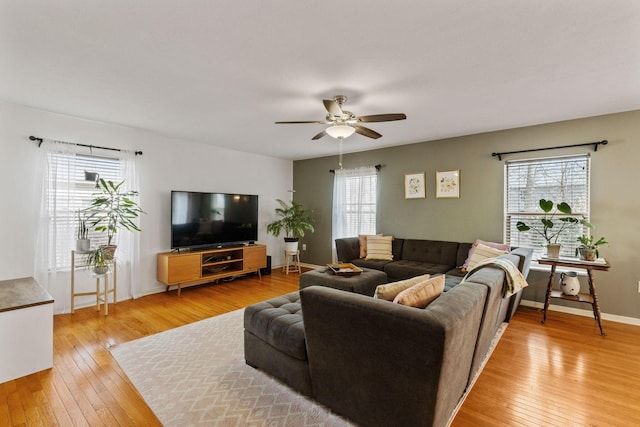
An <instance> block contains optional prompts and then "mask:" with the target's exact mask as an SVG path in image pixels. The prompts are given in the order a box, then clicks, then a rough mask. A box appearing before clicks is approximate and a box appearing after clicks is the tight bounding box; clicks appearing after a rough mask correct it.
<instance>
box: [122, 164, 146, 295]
mask: <svg viewBox="0 0 640 427" xmlns="http://www.w3.org/2000/svg"><path fill="white" fill-rule="evenodd" d="M135 158H136V156H135V154H133V153H121V156H120V159H121V160H122V164H121V167H122V176H123V179H124V184H123V188H122V190H123V191H130V190H138V189H139V188H140V187H139V186H138V174H137V173H136V162H135ZM137 202H138V203H139V204H140V206H144V205H143V203H142V201H141V200H140V196H138V200H137ZM133 222H134V223H135V224H136V225H137V226H138V227H140V218H136V219H135V220H133ZM117 234H118V240H117V241H118V249H117V253H116V257H117V260H118V291H122V292H118V295H120V298H122V297H123V295H124V296H126V297H127V298H138V297H140V296H141V289H142V284H141V283H140V233H138V232H135V231H134V232H129V231H126V230H125V231H122V232H119V233H117ZM121 279H122V284H123V285H124V286H120V280H121Z"/></svg>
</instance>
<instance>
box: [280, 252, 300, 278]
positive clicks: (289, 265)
mask: <svg viewBox="0 0 640 427" xmlns="http://www.w3.org/2000/svg"><path fill="white" fill-rule="evenodd" d="M284 257H285V265H284V267H282V269H283V270H284V272H285V273H286V274H289V272H291V273H300V251H286V250H285V251H284Z"/></svg>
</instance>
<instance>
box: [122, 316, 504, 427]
mask: <svg viewBox="0 0 640 427" xmlns="http://www.w3.org/2000/svg"><path fill="white" fill-rule="evenodd" d="M506 326H507V324H506V323H503V325H502V326H501V328H500V329H499V331H498V333H497V334H496V336H495V337H494V339H493V342H492V344H491V349H490V350H489V352H488V354H487V356H486V357H485V360H484V362H483V364H482V366H481V368H480V372H481V371H482V368H484V364H485V363H486V361H487V360H488V359H489V357H490V356H491V353H492V352H493V349H494V348H495V346H496V345H497V343H498V341H499V340H500V337H501V336H502V333H503V332H504V330H505V329H506ZM111 354H112V355H113V356H114V358H115V359H116V361H117V362H118V364H119V365H120V367H121V368H122V369H123V370H124V372H125V373H126V374H127V376H128V377H129V379H130V380H131V382H132V383H133V385H134V386H135V387H136V389H137V390H138V391H139V392H140V394H141V395H142V397H143V398H144V400H145V402H147V404H148V405H149V407H150V408H151V409H152V410H153V412H154V413H155V414H156V416H157V417H158V419H159V420H160V422H161V423H162V424H163V425H165V426H167V427H170V426H176V427H177V426H180V427H186V426H224V427H227V426H295V427H299V426H314V427H325V426H326V427H334V426H335V427H338V426H352V424H351V423H349V422H348V421H346V420H345V419H343V418H341V417H339V416H338V415H336V414H334V413H332V412H331V411H330V410H329V409H327V408H325V407H324V406H322V405H320V404H318V403H316V402H314V401H313V400H311V399H308V398H306V397H304V396H302V395H300V394H298V393H296V392H294V391H293V390H291V389H290V388H289V387H287V386H285V385H283V384H281V383H279V382H278V381H276V380H274V379H273V378H271V377H269V376H268V375H266V374H264V373H263V372H261V371H259V370H257V369H253V368H251V367H250V366H248V365H246V364H245V362H244V342H243V310H236V311H233V312H231V313H227V314H223V315H220V316H216V317H212V318H209V319H205V320H201V321H199V322H196V323H191V324H189V325H186V326H182V327H179V328H175V329H170V330H168V331H165V332H161V333H158V334H155V335H150V336H148V337H144V338H140V339H137V340H134V341H130V342H127V343H124V344H120V345H118V346H115V347H112V348H111ZM476 379H477V376H476V378H474V379H473V381H472V382H471V386H473V383H475V380H476ZM471 386H470V387H468V389H467V392H466V393H465V395H464V396H463V397H462V399H460V402H459V404H458V406H457V407H456V410H455V411H454V413H453V414H452V416H451V419H450V420H449V423H451V421H452V420H453V418H454V417H455V415H456V413H457V411H458V409H459V408H460V406H461V405H462V403H463V402H464V399H465V398H466V396H467V394H468V393H469V391H470V390H471ZM449 423H448V424H449Z"/></svg>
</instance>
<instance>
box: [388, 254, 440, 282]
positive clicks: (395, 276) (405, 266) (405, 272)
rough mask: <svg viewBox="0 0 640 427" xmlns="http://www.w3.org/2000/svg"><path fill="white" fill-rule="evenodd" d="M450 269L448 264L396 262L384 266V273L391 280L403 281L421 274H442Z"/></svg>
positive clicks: (402, 260)
mask: <svg viewBox="0 0 640 427" xmlns="http://www.w3.org/2000/svg"><path fill="white" fill-rule="evenodd" d="M451 268H452V266H451V265H449V264H433V263H428V262H419V261H408V260H404V259H401V260H398V261H393V262H390V263H388V264H385V266H384V272H385V273H387V276H389V281H391V280H404V279H409V278H411V277H415V276H421V275H423V274H437V273H441V274H444V273H446V272H447V271H449V270H450V269H451Z"/></svg>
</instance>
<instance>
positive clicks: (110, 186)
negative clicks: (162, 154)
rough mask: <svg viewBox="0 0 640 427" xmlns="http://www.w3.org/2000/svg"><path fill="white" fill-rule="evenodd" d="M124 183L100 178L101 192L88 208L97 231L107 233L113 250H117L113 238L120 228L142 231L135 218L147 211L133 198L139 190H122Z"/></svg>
mask: <svg viewBox="0 0 640 427" xmlns="http://www.w3.org/2000/svg"><path fill="white" fill-rule="evenodd" d="M122 184H124V181H121V182H120V183H118V184H114V183H113V181H105V180H104V179H102V178H100V180H99V186H98V187H99V188H100V191H101V192H100V193H96V194H94V198H93V200H92V201H91V205H90V206H89V207H88V208H87V209H86V211H87V214H88V220H89V222H90V224H91V226H92V227H93V228H94V229H95V230H96V231H101V232H106V233H107V246H108V247H109V248H110V250H111V251H112V252H114V251H115V245H112V239H113V236H114V234H116V233H117V232H118V229H123V230H128V231H141V230H140V228H139V227H138V226H137V225H136V224H135V223H134V222H133V220H134V219H135V218H137V217H138V216H139V215H140V214H141V213H146V212H144V211H143V210H142V208H140V206H139V205H138V204H137V203H136V202H135V201H133V200H132V198H133V197H136V196H137V195H138V192H137V191H121V190H120V188H121V187H122Z"/></svg>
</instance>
